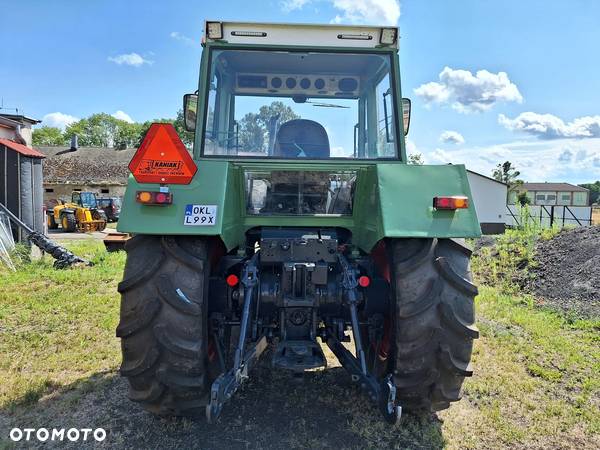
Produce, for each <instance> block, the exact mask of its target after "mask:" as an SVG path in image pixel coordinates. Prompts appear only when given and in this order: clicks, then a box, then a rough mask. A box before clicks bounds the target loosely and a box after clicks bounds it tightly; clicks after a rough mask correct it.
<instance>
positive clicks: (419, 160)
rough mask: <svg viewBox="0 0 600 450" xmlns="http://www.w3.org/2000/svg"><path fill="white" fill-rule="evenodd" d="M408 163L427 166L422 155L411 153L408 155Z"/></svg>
mask: <svg viewBox="0 0 600 450" xmlns="http://www.w3.org/2000/svg"><path fill="white" fill-rule="evenodd" d="M408 163H409V164H414V165H417V166H422V165H423V164H425V161H423V155H422V154H421V153H411V154H410V155H408Z"/></svg>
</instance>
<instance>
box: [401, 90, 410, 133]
mask: <svg viewBox="0 0 600 450" xmlns="http://www.w3.org/2000/svg"><path fill="white" fill-rule="evenodd" d="M402 121H403V122H404V136H406V135H407V134H408V128H409V127H410V98H403V99H402Z"/></svg>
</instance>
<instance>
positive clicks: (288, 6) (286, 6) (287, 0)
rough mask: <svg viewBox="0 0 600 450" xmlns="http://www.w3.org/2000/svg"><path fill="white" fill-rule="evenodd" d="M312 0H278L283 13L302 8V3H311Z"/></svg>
mask: <svg viewBox="0 0 600 450" xmlns="http://www.w3.org/2000/svg"><path fill="white" fill-rule="evenodd" d="M311 1H312V0H283V1H282V2H280V6H281V10H282V11H283V12H285V13H289V12H292V11H295V10H296V9H302V8H303V7H304V5H306V4H308V3H311Z"/></svg>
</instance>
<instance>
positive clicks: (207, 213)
mask: <svg viewBox="0 0 600 450" xmlns="http://www.w3.org/2000/svg"><path fill="white" fill-rule="evenodd" d="M216 222H217V205H186V207H185V218H184V219H183V224H184V225H191V226H211V225H215V223H216Z"/></svg>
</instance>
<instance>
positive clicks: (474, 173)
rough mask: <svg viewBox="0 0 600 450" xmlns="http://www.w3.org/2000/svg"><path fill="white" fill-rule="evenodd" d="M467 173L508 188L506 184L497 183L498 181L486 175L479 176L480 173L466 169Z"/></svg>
mask: <svg viewBox="0 0 600 450" xmlns="http://www.w3.org/2000/svg"><path fill="white" fill-rule="evenodd" d="M467 172H469V173H472V174H473V175H477V176H480V177H482V178H485V179H487V180H490V181H493V182H495V183H498V184H503V185H504V186H508V184H506V183H504V182H503V181H498V180H496V179H495V178H492V177H488V176H487V175H483V174H481V173H479V172H474V171H473V170H469V169H467Z"/></svg>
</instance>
